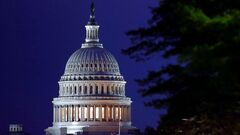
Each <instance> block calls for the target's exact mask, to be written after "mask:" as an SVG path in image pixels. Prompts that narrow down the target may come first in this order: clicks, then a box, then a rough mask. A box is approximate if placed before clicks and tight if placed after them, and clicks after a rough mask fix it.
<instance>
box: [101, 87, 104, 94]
mask: <svg viewBox="0 0 240 135" xmlns="http://www.w3.org/2000/svg"><path fill="white" fill-rule="evenodd" d="M101 93H102V94H104V87H103V86H102V92H101Z"/></svg>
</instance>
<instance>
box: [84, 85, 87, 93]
mask: <svg viewBox="0 0 240 135" xmlns="http://www.w3.org/2000/svg"><path fill="white" fill-rule="evenodd" d="M84 94H87V86H84Z"/></svg>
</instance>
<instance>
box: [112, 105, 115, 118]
mask: <svg viewBox="0 0 240 135" xmlns="http://www.w3.org/2000/svg"><path fill="white" fill-rule="evenodd" d="M112 110H113V113H112V114H113V121H115V120H116V109H115V106H113V109H112Z"/></svg>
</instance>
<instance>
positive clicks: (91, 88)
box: [90, 86, 93, 94]
mask: <svg viewBox="0 0 240 135" xmlns="http://www.w3.org/2000/svg"><path fill="white" fill-rule="evenodd" d="M92 93H93V87H92V86H90V94H92Z"/></svg>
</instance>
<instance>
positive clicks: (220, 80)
mask: <svg viewBox="0 0 240 135" xmlns="http://www.w3.org/2000/svg"><path fill="white" fill-rule="evenodd" d="M127 34H128V35H129V37H130V38H131V41H132V43H133V45H132V46H131V47H129V48H127V49H125V50H123V53H124V54H126V55H128V56H130V57H131V58H133V59H135V60H137V61H144V60H146V59H147V58H149V57H151V56H152V55H153V54H158V53H160V54H162V57H163V58H165V59H168V58H170V57H172V56H177V64H174V65H173V64H169V65H167V66H164V67H160V69H159V71H152V72H150V73H149V74H148V76H147V77H146V78H144V79H141V80H139V81H138V83H139V84H140V86H141V87H142V89H141V90H140V92H141V94H142V95H143V96H151V95H167V97H168V98H165V99H153V100H152V101H150V102H148V103H146V104H147V105H149V106H153V107H155V108H161V107H163V106H168V114H167V115H166V116H164V117H163V118H162V120H161V123H159V127H158V132H160V131H161V132H162V134H163V131H165V130H166V131H167V130H169V129H171V131H172V132H174V133H168V135H170V134H176V133H175V130H174V129H175V128H176V127H178V128H177V129H176V130H178V131H182V132H183V133H179V134H185V135H186V134H190V132H187V131H190V129H192V130H194V131H195V129H196V128H198V127H199V129H198V131H197V132H191V134H199V135H200V134H201V135H202V134H211V135H215V134H218V135H220V134H221V133H222V134H223V135H225V134H224V133H226V132H225V130H230V129H231V128H230V127H232V129H233V130H231V131H229V132H228V134H229V135H230V134H240V132H239V130H238V131H237V130H235V129H237V128H236V126H237V127H238V128H240V126H239V124H237V121H238V122H239V121H240V118H239V113H240V55H239V54H240V1H239V0H160V1H159V6H158V7H156V8H152V18H151V20H149V27H147V28H139V29H137V30H133V31H130V32H128V33H127ZM159 62H160V61H159ZM166 76H167V77H166ZM192 118H194V119H193V120H192V121H191V122H190V123H191V124H185V121H184V120H189V119H192ZM202 120H203V121H204V123H203V124H202V125H198V124H197V121H202ZM224 123H226V125H225V124H224ZM218 124H220V125H221V124H222V125H221V126H220V125H218ZM204 125H206V128H205V126H204ZM186 126H187V128H186ZM209 127H210V128H212V129H219V131H221V132H217V130H216V133H208V132H205V130H206V129H207V128H209ZM182 129H187V130H186V131H183V130H182Z"/></svg>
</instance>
